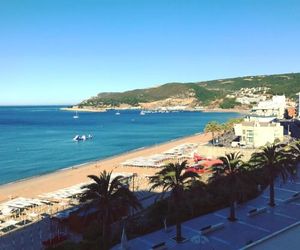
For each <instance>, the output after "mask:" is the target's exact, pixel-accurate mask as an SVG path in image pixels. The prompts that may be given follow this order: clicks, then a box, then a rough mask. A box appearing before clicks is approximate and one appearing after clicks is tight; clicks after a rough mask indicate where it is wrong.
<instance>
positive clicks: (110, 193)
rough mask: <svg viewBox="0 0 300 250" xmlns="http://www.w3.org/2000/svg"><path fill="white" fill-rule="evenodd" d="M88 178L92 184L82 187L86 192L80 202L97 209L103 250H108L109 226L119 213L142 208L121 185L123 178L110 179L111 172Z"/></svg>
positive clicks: (131, 193) (132, 194)
mask: <svg viewBox="0 0 300 250" xmlns="http://www.w3.org/2000/svg"><path fill="white" fill-rule="evenodd" d="M88 177H89V178H90V179H92V180H93V181H94V182H93V183H91V184H88V185H85V186H84V187H83V188H84V189H86V191H85V192H84V193H83V194H82V196H81V198H80V200H81V201H91V202H92V204H93V205H95V206H97V207H98V209H99V217H100V220H101V223H102V239H103V249H104V250H108V249H109V247H110V240H111V235H110V225H111V223H112V222H113V221H114V219H116V218H118V216H120V211H128V209H129V208H133V209H140V208H141V207H142V206H141V204H140V202H139V201H138V199H137V198H136V196H135V195H134V193H133V192H131V191H130V190H129V189H128V188H127V187H126V186H124V185H123V184H122V182H121V180H122V178H123V176H120V175H119V176H116V177H115V178H112V172H106V171H103V172H101V173H100V175H99V177H98V176H96V175H88Z"/></svg>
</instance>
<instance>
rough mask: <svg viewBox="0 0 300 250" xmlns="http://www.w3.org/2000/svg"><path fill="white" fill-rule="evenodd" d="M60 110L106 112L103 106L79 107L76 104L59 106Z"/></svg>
mask: <svg viewBox="0 0 300 250" xmlns="http://www.w3.org/2000/svg"><path fill="white" fill-rule="evenodd" d="M60 110H63V111H78V112H106V111H107V109H104V108H95V107H88V108H87V107H84V108H79V107H78V106H73V107H67V108H60Z"/></svg>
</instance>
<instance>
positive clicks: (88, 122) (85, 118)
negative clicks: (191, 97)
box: [0, 106, 240, 185]
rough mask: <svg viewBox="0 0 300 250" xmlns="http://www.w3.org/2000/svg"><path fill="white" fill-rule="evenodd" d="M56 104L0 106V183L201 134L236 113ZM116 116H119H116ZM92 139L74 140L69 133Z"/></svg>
mask: <svg viewBox="0 0 300 250" xmlns="http://www.w3.org/2000/svg"><path fill="white" fill-rule="evenodd" d="M60 108H62V107H61V106H17V107H0V185H1V184H6V183H10V182H15V181H19V180H22V179H27V178H31V177H34V176H38V175H43V174H47V173H51V172H54V171H58V170H62V169H65V168H69V167H72V166H74V165H80V164H84V163H87V162H91V161H95V160H100V159H104V158H107V157H111V156H114V155H118V154H121V153H125V152H128V151H132V150H136V149H140V148H143V147H147V146H150V145H155V144H160V143H163V142H166V141H170V140H173V139H177V138H181V137H184V136H188V135H193V134H196V133H201V132H203V129H204V127H205V124H206V123H207V122H209V121H218V122H226V121H227V120H228V119H230V118H234V117H240V114H239V113H221V112H220V113H216V112H212V113H207V112H170V113H150V114H146V115H140V111H138V110H121V111H116V110H110V111H108V112H103V113H92V112H79V113H78V115H79V118H78V119H74V118H73V116H74V115H75V113H74V112H70V111H62V110H60ZM117 112H119V113H120V115H116V113H117ZM88 134H90V135H92V136H93V139H91V140H86V141H79V142H75V141H73V140H72V139H73V138H74V136H75V135H88Z"/></svg>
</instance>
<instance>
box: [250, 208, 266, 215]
mask: <svg viewBox="0 0 300 250" xmlns="http://www.w3.org/2000/svg"><path fill="white" fill-rule="evenodd" d="M266 211H267V207H261V208H254V209H251V210H250V211H249V212H248V213H247V216H249V217H251V216H255V215H258V214H261V213H264V212H266Z"/></svg>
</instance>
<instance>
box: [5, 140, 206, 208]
mask: <svg viewBox="0 0 300 250" xmlns="http://www.w3.org/2000/svg"><path fill="white" fill-rule="evenodd" d="M210 139H211V135H210V134H197V135H193V136H189V137H184V138H181V139H177V140H173V141H169V142H166V143H163V144H159V145H155V146H151V147H147V148H143V149H139V150H136V151H131V152H128V153H124V154H122V155H117V156H114V157H111V158H108V159H103V160H99V161H95V162H92V163H87V164H85V165H82V166H77V167H76V166H74V167H73V168H69V169H66V170H61V171H57V172H54V173H51V174H47V175H43V176H38V177H33V178H31V179H27V180H22V181H19V182H14V183H9V184H5V185H2V186H0V202H3V201H6V200H8V199H10V198H12V197H28V198H34V197H36V196H37V195H40V194H43V193H47V192H52V191H56V190H59V189H62V188H66V187H70V186H72V185H76V184H78V183H83V182H87V181H88V180H89V179H88V178H87V175H91V174H92V175H99V173H100V172H101V171H103V170H107V171H113V172H115V173H137V175H153V174H155V172H157V171H158V170H157V169H155V168H139V167H123V166H121V165H120V163H122V162H124V161H125V160H128V159H132V158H135V157H140V156H149V155H153V154H157V153H162V152H163V151H166V150H169V149H171V148H173V147H176V146H178V145H180V144H184V143H199V144H201V143H205V142H207V141H209V140H210ZM49 160H50V159H49ZM145 188H147V187H145Z"/></svg>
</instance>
